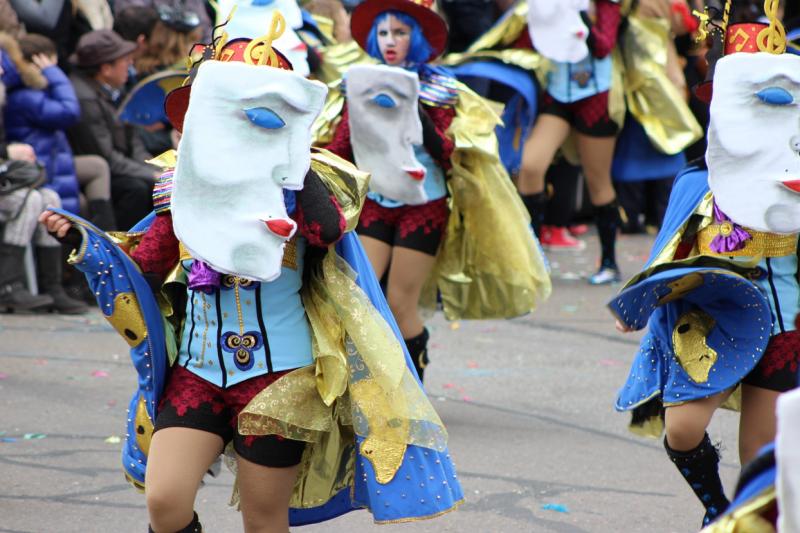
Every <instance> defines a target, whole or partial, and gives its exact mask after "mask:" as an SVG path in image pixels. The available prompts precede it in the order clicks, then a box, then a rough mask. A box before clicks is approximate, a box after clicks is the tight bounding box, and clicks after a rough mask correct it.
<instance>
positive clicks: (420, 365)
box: [404, 329, 430, 381]
mask: <svg viewBox="0 0 800 533" xmlns="http://www.w3.org/2000/svg"><path fill="white" fill-rule="evenodd" d="M429 338H430V335H429V334H428V330H427V329H423V330H422V333H420V334H419V335H417V336H416V337H414V338H411V339H404V340H405V343H406V347H407V348H408V354H409V355H410V356H411V360H412V361H413V362H414V368H416V369H417V375H418V376H419V380H420V381H422V380H423V377H424V375H425V367H426V366H428V339H429Z"/></svg>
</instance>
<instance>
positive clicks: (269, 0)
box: [252, 0, 275, 6]
mask: <svg viewBox="0 0 800 533" xmlns="http://www.w3.org/2000/svg"><path fill="white" fill-rule="evenodd" d="M274 3H275V0H253V3H252V5H254V6H269V5H272V4H274Z"/></svg>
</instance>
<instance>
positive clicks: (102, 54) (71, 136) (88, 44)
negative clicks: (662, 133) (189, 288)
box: [0, 0, 800, 313]
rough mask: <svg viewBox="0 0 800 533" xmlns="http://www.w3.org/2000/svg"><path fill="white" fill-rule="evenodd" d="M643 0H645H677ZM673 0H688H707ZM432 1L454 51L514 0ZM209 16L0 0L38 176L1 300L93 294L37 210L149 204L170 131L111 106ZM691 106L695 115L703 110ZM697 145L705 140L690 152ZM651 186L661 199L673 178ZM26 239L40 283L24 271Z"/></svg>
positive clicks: (130, 6) (120, 213)
mask: <svg viewBox="0 0 800 533" xmlns="http://www.w3.org/2000/svg"><path fill="white" fill-rule="evenodd" d="M639 1H640V3H641V4H642V5H644V6H645V7H646V6H647V5H649V4H653V5H656V4H665V5H668V4H669V3H670V2H672V1H673V0H639ZM679 1H681V2H682V1H686V2H687V3H688V4H689V6H690V7H691V8H694V9H702V4H704V3H705V1H704V0H679ZM709 1H712V2H713V1H715V0H709ZM717 1H719V0H717ZM734 2H735V3H736V4H737V8H736V9H735V12H736V13H739V14H745V15H746V13H747V7H748V6H749V5H752V7H753V9H754V10H755V11H756V12H758V10H759V9H761V7H762V6H763V0H734ZM438 3H439V8H440V10H441V11H442V12H443V13H444V14H445V15H446V17H447V18H448V22H449V26H450V43H449V50H450V51H454V52H459V51H463V50H465V49H466V48H467V47H468V46H469V45H470V44H471V43H472V42H473V41H474V40H475V39H477V38H478V37H479V36H481V35H482V34H483V33H484V32H485V31H486V30H488V29H489V28H490V27H491V26H492V25H493V24H494V23H495V22H496V21H497V19H498V17H500V16H501V15H502V14H503V12H504V11H506V10H507V9H509V8H510V7H511V6H512V5H513V4H514V0H438ZM214 4H215V3H214ZM301 4H302V5H303V6H304V8H305V9H307V10H310V11H313V12H316V13H318V14H322V15H324V16H327V17H328V18H330V19H331V20H333V22H334V23H335V27H334V35H335V38H336V39H337V40H339V41H345V40H348V39H349V38H350V36H349V24H348V18H347V17H348V14H347V13H348V11H350V10H352V8H353V7H355V5H357V4H358V0H304V1H302V2H301ZM643 9H644V8H643ZM214 19H215V14H214V11H213V8H212V2H210V1H208V0H0V69H1V70H0V71H1V72H2V76H1V77H0V81H1V83H0V110H2V112H0V165H5V164H7V163H8V162H9V161H11V162H13V161H18V162H24V163H27V164H29V165H33V166H34V168H39V169H40V172H41V173H42V180H40V181H41V183H37V184H36V186H35V187H30V186H29V187H25V188H23V189H20V190H18V191H13V192H9V193H5V192H4V193H3V194H2V195H0V312H4V311H7V310H12V311H16V310H41V309H54V310H56V311H58V312H62V313H73V312H82V311H83V310H85V305H84V302H91V301H92V300H93V298H92V297H93V295H92V294H91V293H90V292H89V291H88V289H87V287H86V286H85V283H84V282H83V280H82V276H78V275H77V274H76V273H75V272H72V271H70V269H69V267H64V269H65V270H66V272H64V273H63V274H62V272H61V270H62V267H61V265H62V264H63V263H64V261H63V257H64V254H65V253H66V252H67V251H63V252H62V251H61V250H60V248H59V246H58V243H57V242H56V241H54V240H52V239H50V238H49V236H47V235H46V234H43V233H42V231H41V229H40V228H39V227H38V225H37V224H36V222H35V218H36V217H35V215H36V214H38V212H40V211H41V210H42V208H43V207H45V206H48V205H50V206H55V207H62V208H63V209H65V210H67V211H69V212H72V213H75V214H78V215H81V216H82V217H83V218H85V219H87V220H89V221H91V222H92V223H93V224H95V225H96V226H97V227H99V228H100V229H103V230H107V231H108V230H116V229H119V230H126V229H128V228H130V227H132V226H133V225H134V224H135V223H136V222H138V221H139V220H140V219H142V218H143V217H144V216H146V215H147V214H148V213H149V212H150V210H151V209H152V197H151V196H152V188H153V185H154V183H155V181H156V179H157V178H158V175H159V170H158V168H157V167H156V166H154V165H151V164H149V163H147V161H148V160H150V159H151V158H153V157H155V156H157V155H159V154H160V153H162V152H163V151H165V150H167V149H169V148H171V147H174V146H175V143H176V141H177V139H176V135H175V134H174V133H173V132H172V131H171V127H170V125H169V124H166V123H160V122H159V123H155V124H153V125H152V126H148V127H146V128H143V127H134V126H132V125H130V124H127V123H124V122H122V121H121V120H120V118H119V111H120V110H119V106H120V103H121V102H122V101H123V99H124V97H125V95H126V93H129V92H130V91H131V89H132V88H133V86H134V85H135V84H136V83H137V82H139V81H141V80H143V79H146V78H147V77H148V76H152V75H156V74H158V73H160V72H163V71H165V70H169V69H182V68H185V56H186V54H187V52H188V51H189V49H190V48H191V46H192V44H194V43H196V42H207V41H208V39H209V38H210V35H211V32H212V29H213V23H212V21H213V20H214ZM785 20H786V21H787V25H788V26H789V27H790V28H792V27H796V26H798V24H800V2H788V3H786V14H785ZM692 48H693V46H692V44H691V43H690V42H689V41H688V37H684V38H681V39H678V40H677V50H678V52H679V53H680V54H681V56H682V57H681V61H682V63H681V67H682V68H683V74H684V75H685V85H686V86H690V85H692V84H693V83H694V82H695V81H697V79H698V78H699V79H702V76H703V75H704V73H703V72H702V61H697V56H692V54H691V52H690V50H691V49H692ZM312 53H313V52H312ZM317 60H319V58H317ZM695 66H697V68H695ZM679 74H680V72H679ZM696 111H697V113H698V116H699V118H701V121H702V118H703V117H702V115H703V113H705V112H706V110H705V109H704V108H702V107H698V108H697V109H696ZM3 119H4V120H3ZM703 152H704V145H703V142H702V141H701V142H700V143H698V145H697V146H696V147H693V148H691V149H690V150H689V151H688V155H690V156H692V157H694V156H702V154H703ZM2 168H5V167H0V170H1V169H2ZM577 172H578V170H575V171H574V173H576V175H577ZM0 190H1V189H0ZM576 190H577V188H576ZM570 191H571V190H570ZM655 194H656V196H658V198H657V200H659V202H658V205H661V204H663V203H664V200H665V199H666V195H668V194H669V184H668V183H665V186H664V187H663V188H662V189H659V190H658V191H657V192H656V193H655ZM568 196H570V197H573V196H575V194H574V193H573V192H569V193H568ZM568 201H570V200H568ZM638 201H639V200H637V202H638ZM646 202H647V203H648V205H649V200H647V201H645V200H642V201H641V203H642V204H643V205H644V203H646ZM37 210H38V211H37ZM643 216H644V215H643ZM655 218H656V219H657V218H658V217H657V216H656V217H655ZM646 220H647V221H648V222H649V220H650V219H649V218H648V219H646ZM654 223H655V224H657V223H658V220H656V221H655V222H654ZM627 230H630V231H638V230H637V229H636V228H634V227H630V228H627ZM29 251H30V252H32V253H31V256H33V257H34V258H35V263H36V265H37V272H38V281H39V283H38V285H39V294H38V295H34V294H32V291H31V290H30V289H31V287H30V284H26V283H25V267H24V265H25V254H26V253H28V252H29Z"/></svg>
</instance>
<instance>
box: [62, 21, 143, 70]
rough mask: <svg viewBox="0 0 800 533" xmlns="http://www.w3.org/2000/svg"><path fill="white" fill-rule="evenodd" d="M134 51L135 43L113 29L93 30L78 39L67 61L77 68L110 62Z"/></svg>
mask: <svg viewBox="0 0 800 533" xmlns="http://www.w3.org/2000/svg"><path fill="white" fill-rule="evenodd" d="M135 51H136V43H134V42H133V41H126V40H125V39H123V38H122V37H121V36H120V35H119V34H118V33H117V32H115V31H114V30H94V31H90V32H89V33H86V34H84V35H83V36H82V37H81V38H80V39H79V40H78V44H77V46H76V47H75V52H74V53H73V54H72V55H71V56H69V62H70V63H72V64H73V65H75V66H76V67H79V68H91V67H97V66H100V65H103V64H105V63H111V62H113V61H116V60H117V59H119V58H121V57H125V56H127V55H130V54H132V53H133V52H135Z"/></svg>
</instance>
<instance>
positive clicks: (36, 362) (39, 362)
mask: <svg viewBox="0 0 800 533" xmlns="http://www.w3.org/2000/svg"><path fill="white" fill-rule="evenodd" d="M33 364H34V365H36V366H44V365H46V364H47V359H35V360H34V361H33Z"/></svg>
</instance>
